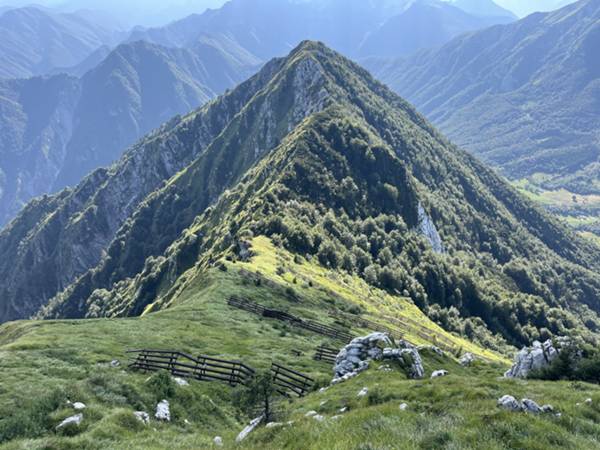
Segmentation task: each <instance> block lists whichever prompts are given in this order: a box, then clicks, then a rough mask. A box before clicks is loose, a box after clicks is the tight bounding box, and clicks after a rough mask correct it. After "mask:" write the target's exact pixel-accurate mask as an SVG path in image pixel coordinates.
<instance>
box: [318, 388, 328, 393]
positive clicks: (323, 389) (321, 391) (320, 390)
mask: <svg viewBox="0 0 600 450" xmlns="http://www.w3.org/2000/svg"><path fill="white" fill-rule="evenodd" d="M327 389H329V388H328V387H322V388H321V389H319V392H320V393H321V394H322V393H323V392H325V391H326V390H327Z"/></svg>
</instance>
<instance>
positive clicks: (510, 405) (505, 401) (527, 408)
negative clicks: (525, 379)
mask: <svg viewBox="0 0 600 450" xmlns="http://www.w3.org/2000/svg"><path fill="white" fill-rule="evenodd" d="M498 406H499V407H501V408H504V409H507V410H509V411H515V412H517V411H524V412H529V413H533V414H540V413H552V412H554V407H553V406H552V405H544V406H540V405H538V404H537V403H536V402H535V401H533V400H531V399H529V398H524V399H523V400H521V401H520V402H519V401H518V400H517V399H516V398H514V397H513V396H512V395H505V396H504V397H502V398H500V399H498ZM558 417H560V416H558Z"/></svg>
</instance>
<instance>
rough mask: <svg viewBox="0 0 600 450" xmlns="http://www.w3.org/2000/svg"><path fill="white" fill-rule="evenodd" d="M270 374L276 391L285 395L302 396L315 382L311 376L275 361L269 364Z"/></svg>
mask: <svg viewBox="0 0 600 450" xmlns="http://www.w3.org/2000/svg"><path fill="white" fill-rule="evenodd" d="M271 374H272V375H273V384H274V385H275V388H276V390H277V392H278V393H280V394H281V395H284V396H286V397H290V396H291V395H296V396H298V397H303V396H304V395H305V394H306V393H307V392H308V391H310V389H311V388H312V386H313V384H314V383H315V380H313V379H312V378H310V377H307V376H306V375H304V374H302V373H300V372H296V371H295V370H292V369H288V368H287V367H284V366H282V365H280V364H277V363H273V365H272V366H271Z"/></svg>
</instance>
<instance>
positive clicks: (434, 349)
mask: <svg viewBox="0 0 600 450" xmlns="http://www.w3.org/2000/svg"><path fill="white" fill-rule="evenodd" d="M417 350H419V351H423V350H429V351H431V352H433V353H435V354H437V355H439V356H444V351H443V350H442V349H441V348H439V347H436V346H435V345H420V346H419V347H417Z"/></svg>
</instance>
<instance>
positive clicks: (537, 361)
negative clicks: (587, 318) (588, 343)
mask: <svg viewBox="0 0 600 450" xmlns="http://www.w3.org/2000/svg"><path fill="white" fill-rule="evenodd" d="M569 343H570V340H569V339H568V338H557V339H555V341H554V342H553V341H552V340H550V339H548V340H547V341H545V342H543V343H541V342H539V341H535V342H534V343H533V344H532V346H531V347H524V348H523V349H522V350H521V351H520V352H519V353H517V356H516V357H515V362H514V364H513V366H512V367H511V368H510V370H508V371H507V372H506V373H505V374H504V376H505V377H507V378H527V377H528V376H529V374H530V373H531V372H532V371H535V370H540V369H543V368H544V367H548V366H549V365H550V363H551V362H552V361H554V359H555V358H556V357H557V356H558V354H559V352H560V350H561V349H562V348H564V347H565V346H567V345H569Z"/></svg>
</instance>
